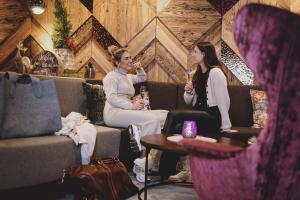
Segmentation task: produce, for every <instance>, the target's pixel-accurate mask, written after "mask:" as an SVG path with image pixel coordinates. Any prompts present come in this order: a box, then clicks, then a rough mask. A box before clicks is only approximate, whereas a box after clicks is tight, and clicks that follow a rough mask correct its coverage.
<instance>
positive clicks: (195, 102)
mask: <svg viewBox="0 0 300 200" xmlns="http://www.w3.org/2000/svg"><path fill="white" fill-rule="evenodd" d="M192 57H193V59H194V61H195V62H196V63H197V67H196V69H195V71H194V72H192V75H191V77H192V79H191V80H188V82H187V83H186V85H185V87H184V90H185V92H184V100H185V102H186V104H190V105H192V106H193V108H194V109H195V110H198V111H200V112H199V114H198V115H197V116H198V119H197V124H198V132H199V133H200V134H201V135H205V136H208V137H214V136H218V135H220V134H221V133H220V132H226V131H229V130H230V128H231V122H230V119H229V114H228V110H229V106H230V99H229V94H228V90H227V80H226V77H225V75H224V73H223V72H222V70H221V69H220V66H221V63H220V61H219V60H218V58H217V55H216V51H215V48H214V46H213V45H212V44H211V43H210V42H199V43H197V44H196V45H195V47H194V49H193V51H192ZM176 115H177V117H179V116H178V115H180V112H179V113H176ZM169 117H170V118H172V117H175V114H174V115H173V114H172V112H170V113H169V116H168V119H169ZM168 119H167V120H168ZM181 159H182V161H183V162H182V163H183V164H182V165H183V169H182V171H180V172H179V173H178V174H176V175H174V176H170V179H171V180H173V181H191V177H190V170H189V166H188V163H187V160H186V158H185V157H183V158H181Z"/></svg>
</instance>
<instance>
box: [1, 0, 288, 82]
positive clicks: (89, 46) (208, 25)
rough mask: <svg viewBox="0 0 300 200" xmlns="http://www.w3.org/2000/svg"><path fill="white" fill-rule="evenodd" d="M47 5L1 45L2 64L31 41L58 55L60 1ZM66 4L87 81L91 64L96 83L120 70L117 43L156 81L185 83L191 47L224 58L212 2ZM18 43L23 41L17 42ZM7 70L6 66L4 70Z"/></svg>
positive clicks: (79, 67)
mask: <svg viewBox="0 0 300 200" xmlns="http://www.w3.org/2000/svg"><path fill="white" fill-rule="evenodd" d="M12 1H16V0H12ZM241 1H245V0H241ZM250 1H251V0H248V2H250ZM253 1H254V0H253ZM256 1H259V0H256ZM0 2H1V0H0ZM45 2H46V4H47V9H46V12H45V13H43V14H42V15H33V16H32V20H30V18H28V20H29V21H27V29H26V26H25V25H22V26H21V27H20V28H19V29H18V30H17V31H16V34H17V36H18V37H16V36H15V35H11V36H10V38H8V39H6V40H5V42H4V43H3V45H1V46H0V50H1V49H2V50H5V51H0V63H2V64H3V63H4V61H5V62H10V63H12V61H11V60H12V59H13V57H14V54H13V53H14V50H15V48H16V45H17V43H18V42H20V41H24V40H25V39H26V38H28V36H31V37H32V44H34V45H31V47H30V48H31V51H32V52H39V51H40V50H41V49H45V50H50V51H54V50H53V48H52V41H51V34H52V28H53V27H52V26H53V25H52V24H53V21H54V14H53V12H54V0H45ZM64 2H65V5H66V7H67V10H68V12H69V14H70V16H69V20H70V21H71V22H72V24H73V30H72V31H73V35H72V36H73V37H74V39H75V50H74V52H75V63H76V64H75V66H74V69H76V71H77V72H78V74H79V75H80V76H81V77H83V76H84V72H85V66H86V65H87V63H88V62H92V63H93V65H94V67H95V70H96V78H100V77H104V76H105V74H106V73H107V72H109V71H111V70H113V69H114V66H113V64H112V63H111V62H110V55H109V54H108V51H107V47H108V46H109V45H111V44H115V45H117V46H127V49H128V51H129V52H130V53H131V54H132V57H133V58H134V60H135V61H136V60H138V61H141V63H142V64H143V66H145V69H146V71H147V73H148V80H152V81H163V82H185V79H186V70H187V69H188V68H189V67H190V66H191V65H192V60H191V59H190V57H189V56H190V53H189V52H190V48H191V47H192V46H193V45H194V44H195V42H197V41H211V42H212V43H213V44H214V45H215V47H216V50H217V53H218V56H219V57H220V55H221V29H222V23H221V15H220V14H219V13H218V12H217V11H216V10H215V9H214V7H213V6H212V5H211V4H210V3H209V2H208V1H207V0H93V1H83V0H81V1H80V0H64ZM82 2H85V3H90V4H89V9H90V10H91V5H93V9H92V11H93V13H91V12H90V11H89V10H88V9H87V8H86V6H85V5H84V4H82ZM286 2H287V0H285V3H283V2H281V3H280V5H281V6H282V7H286V5H290V4H286ZM277 3H278V1H277ZM0 9H1V6H0ZM0 16H1V15H0ZM225 20H226V19H225ZM223 24H224V21H223ZM22 27H23V28H22ZM24 27H25V28H24ZM0 28H1V18H0ZM0 32H1V30H0ZM225 34H226V33H225ZM229 34H230V33H229ZM231 34H232V33H231ZM223 36H224V34H223ZM16 38H17V39H18V40H15V39H16ZM0 40H1V35H0ZM25 42H26V41H25ZM3 52H4V53H3ZM33 54H35V53H33ZM8 58H9V59H8ZM1 59H2V61H1ZM3 69H4V68H3V67H1V66H0V70H3ZM226 73H228V74H229V76H230V75H231V77H234V75H233V74H230V73H231V72H230V71H228V70H227V72H226ZM231 83H234V84H240V83H239V82H238V81H237V80H236V79H234V78H231Z"/></svg>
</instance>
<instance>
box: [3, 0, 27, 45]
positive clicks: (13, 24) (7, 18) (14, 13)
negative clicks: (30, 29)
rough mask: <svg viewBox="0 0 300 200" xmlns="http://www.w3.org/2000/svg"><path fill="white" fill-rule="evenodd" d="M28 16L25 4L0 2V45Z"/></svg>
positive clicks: (14, 1)
mask: <svg viewBox="0 0 300 200" xmlns="http://www.w3.org/2000/svg"><path fill="white" fill-rule="evenodd" d="M28 16H29V12H28V9H27V6H26V2H22V1H19V0H9V1H7V0H0V44H1V43H2V42H3V41H4V40H5V39H6V38H7V37H9V36H10V35H11V34H13V32H15V31H16V29H17V28H18V27H19V26H20V24H22V22H23V21H24V20H25V19H26V18H27V17H28Z"/></svg>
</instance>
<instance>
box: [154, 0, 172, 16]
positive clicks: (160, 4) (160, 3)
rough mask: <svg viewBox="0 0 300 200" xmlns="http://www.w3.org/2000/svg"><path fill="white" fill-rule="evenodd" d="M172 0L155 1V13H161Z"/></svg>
mask: <svg viewBox="0 0 300 200" xmlns="http://www.w3.org/2000/svg"><path fill="white" fill-rule="evenodd" d="M171 1H172V0H159V1H157V7H156V11H157V12H156V13H157V14H159V13H160V12H161V11H163V10H164V9H165V8H166V7H167V6H168V5H169V3H170V2H171Z"/></svg>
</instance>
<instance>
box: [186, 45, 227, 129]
mask: <svg viewBox="0 0 300 200" xmlns="http://www.w3.org/2000/svg"><path fill="white" fill-rule="evenodd" d="M192 57H193V59H194V60H195V61H196V62H197V63H198V65H197V68H196V70H195V71H194V73H193V74H192V77H193V78H192V80H191V81H188V82H187V83H186V85H185V87H184V90H185V92H184V100H185V102H186V103H187V104H191V105H192V106H193V107H194V108H195V109H196V110H200V111H203V112H207V114H209V115H210V116H211V117H212V124H210V125H211V126H214V127H215V128H216V129H217V130H219V129H221V131H228V130H229V129H230V128H231V122H230V119H229V114H228V110H229V106H230V99H229V94H228V90H227V80H226V77H225V75H224V73H223V72H222V70H221V69H220V66H221V63H220V61H219V60H218V58H217V55H216V51H215V48H214V46H213V45H212V44H211V43H209V42H200V43H198V44H197V45H195V47H194V49H193V51H192ZM204 132H205V130H204Z"/></svg>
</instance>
